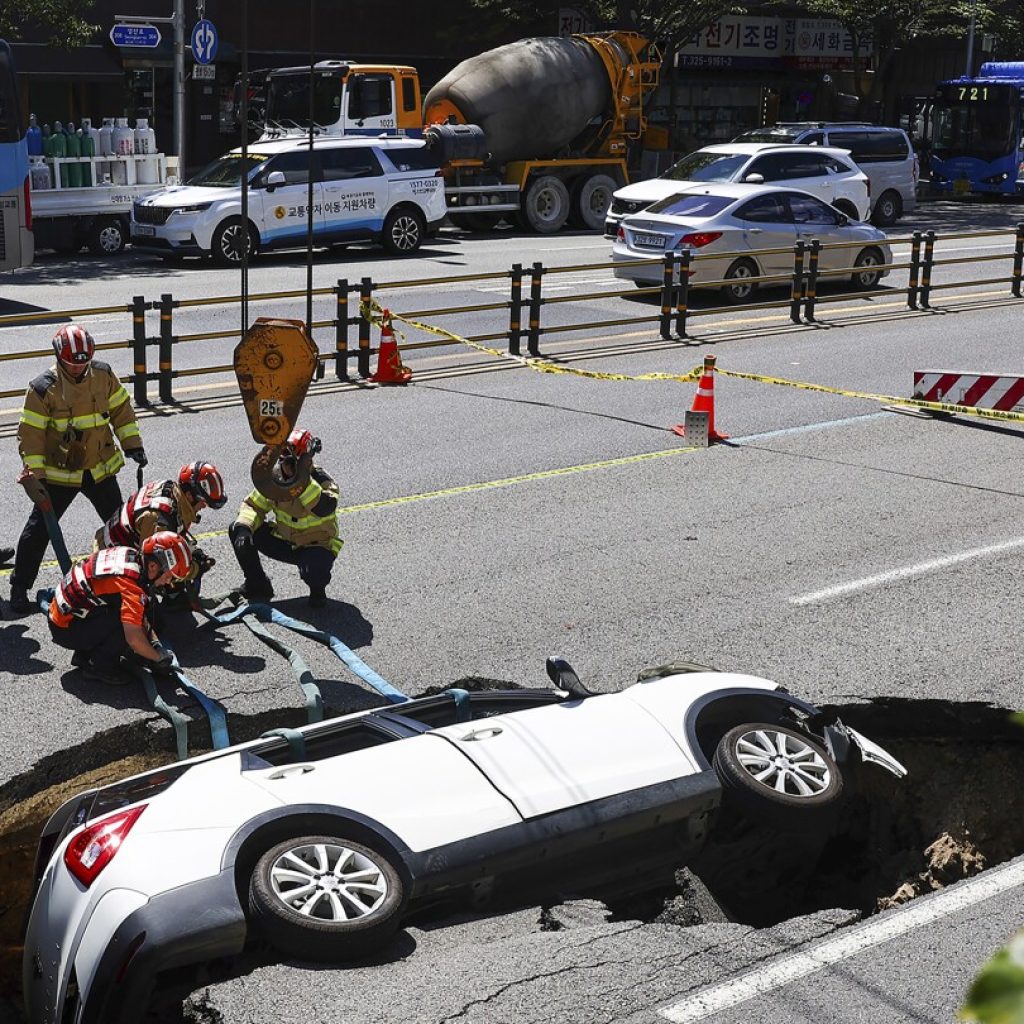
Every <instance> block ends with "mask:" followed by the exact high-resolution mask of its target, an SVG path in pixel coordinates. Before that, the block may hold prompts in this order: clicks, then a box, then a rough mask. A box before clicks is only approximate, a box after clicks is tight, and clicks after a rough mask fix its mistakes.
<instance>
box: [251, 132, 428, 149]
mask: <svg viewBox="0 0 1024 1024" xmlns="http://www.w3.org/2000/svg"><path fill="white" fill-rule="evenodd" d="M424 145H426V143H425V142H424V141H423V139H417V138H414V137H413V136H411V135H349V136H337V135H325V136H319V137H314V139H313V148H314V149H347V148H348V147H350V146H380V147H381V148H382V149H394V148H396V147H397V148H403V147H413V148H417V149H418V148H421V147H423V146H424ZM296 148H299V149H308V148H309V136H308V135H307V134H306V133H305V132H303V133H302V134H301V135H298V134H296V135H286V136H282V137H281V138H278V139H268V140H267V141H266V142H252V143H250V144H249V152H250V153H259V154H264V153H266V154H267V155H276V154H278V153H288V152H290V151H291V150H294V149H296ZM231 152H232V154H235V153H238V154H241V152H242V150H241V148H235V149H233V150H232V151H231Z"/></svg>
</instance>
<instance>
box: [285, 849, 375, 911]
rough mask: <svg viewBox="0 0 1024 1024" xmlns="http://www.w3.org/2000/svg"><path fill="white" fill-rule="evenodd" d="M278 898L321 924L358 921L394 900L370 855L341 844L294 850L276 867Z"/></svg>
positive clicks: (286, 853)
mask: <svg viewBox="0 0 1024 1024" xmlns="http://www.w3.org/2000/svg"><path fill="white" fill-rule="evenodd" d="M270 884H271V887H272V888H273V891H274V895H275V896H276V897H277V898H278V899H279V900H280V901H281V902H282V903H283V904H284V905H285V906H286V907H288V909H289V910H292V911H294V912H295V913H297V914H300V915H301V916H302V917H308V918H310V919H311V920H316V921H334V922H338V921H357V920H360V919H362V918H366V917H368V916H369V915H370V914H372V913H374V912H375V911H376V910H377V909H379V907H380V906H381V904H382V903H383V902H384V900H385V899H386V898H387V895H388V880H387V876H386V875H385V874H384V872H383V871H382V870H381V868H380V866H379V865H378V864H376V863H375V862H374V861H373V860H371V859H370V858H369V857H367V856H366V855H365V854H363V853H360V852H359V851H357V850H353V849H351V848H350V847H347V846H344V845H342V844H339V843H309V844H304V845H302V846H295V847H292V848H291V849H290V850H286V851H285V852H284V853H282V854H281V855H280V856H279V857H278V858H277V859H276V860H275V861H274V863H273V864H272V865H271V868H270Z"/></svg>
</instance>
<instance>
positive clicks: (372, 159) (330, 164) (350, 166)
mask: <svg viewBox="0 0 1024 1024" xmlns="http://www.w3.org/2000/svg"><path fill="white" fill-rule="evenodd" d="M320 166H321V167H322V168H323V173H324V181H348V180H350V179H351V178H375V177H377V176H378V175H380V174H382V173H383V171H382V170H381V166H380V161H379V160H378V159H377V154H376V153H374V151H373V150H372V149H370V148H369V147H366V148H365V149H364V148H363V147H352V148H351V149H349V148H345V149H322V150H320Z"/></svg>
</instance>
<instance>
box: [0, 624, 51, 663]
mask: <svg viewBox="0 0 1024 1024" xmlns="http://www.w3.org/2000/svg"><path fill="white" fill-rule="evenodd" d="M27 634H28V625H27V624H25V623H21V622H16V623H12V624H10V625H6V626H0V651H3V652H4V665H3V667H4V671H5V672H12V673H13V674H14V675H16V676H34V675H36V674H38V673H40V672H52V671H53V664H52V663H51V662H49V661H43V660H42V659H40V658H36V657H35V655H36V654H38V653H39V651H40V650H41V646H40V644H39V641H38V640H35V639H33V638H32V637H30V636H28V635H27Z"/></svg>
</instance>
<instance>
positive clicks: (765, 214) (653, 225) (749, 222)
mask: <svg viewBox="0 0 1024 1024" xmlns="http://www.w3.org/2000/svg"><path fill="white" fill-rule="evenodd" d="M813 239H817V240H818V241H820V242H821V243H822V245H823V248H822V249H821V254H820V257H819V263H818V269H819V271H822V272H824V271H846V270H849V275H846V274H842V275H840V274H835V273H832V274H828V275H827V276H825V277H824V278H823V280H825V281H836V280H839V279H840V277H846V276H848V278H849V280H850V282H851V283H852V285H853V287H854V288H855V289H856V290H858V291H870V290H871V289H873V288H875V287H877V285H878V282H879V281H880V280H881V279H882V278H883V277H885V276H886V275H887V274H888V273H889V271H888V270H887V269H885V267H886V266H887V265H888V264H890V263H891V262H892V250H891V249H890V248H889V244H888V241H887V239H886V235H885V233H884V232H882V231H879V230H878V229H877V228H874V227H872V226H871V225H870V224H864V223H861V222H860V221H851V220H850V218H849V217H847V216H846V214H844V213H841V212H840V211H839V210H837V209H836V208H835V207H834V206H829V205H828V204H827V203H823V202H822V201H821V200H820V199H817V198H815V197H814V196H812V195H810V194H809V193H807V192H799V191H797V190H796V189H787V188H769V187H767V186H764V185H710V186H704V187H700V186H695V187H693V188H690V189H686V190H683V191H681V192H677V193H675V194H673V195H671V196H669V197H668V198H666V199H663V200H661V201H660V202H657V203H655V204H653V205H652V206H649V207H648V208H647V209H646V210H645V211H644V212H643V213H638V214H635V215H634V216H631V217H626V218H624V219H623V221H622V222H621V223H620V224H619V227H618V237H617V238H616V241H615V245H614V246H613V248H612V262H613V263H614V265H615V269H614V273H615V276H616V277H619V278H623V279H625V280H630V281H634V282H636V284H637V286H638V287H642V288H647V287H656V286H657V285H659V284H661V281H662V265H661V263H660V262H658V261H657V258H658V257H662V256H664V255H665V253H668V252H672V251H681V250H683V249H689V250H690V251H691V254H692V255H693V256H694V257H697V256H700V257H705V256H707V255H709V254H712V255H713V254H715V253H723V254H725V255H723V256H722V258H721V259H704V258H701V259H694V260H693V262H692V264H691V269H690V284H691V285H692V286H695V287H700V285H701V284H703V283H705V282H712V281H715V282H717V281H725V282H727V283H726V284H725V285H721V286H719V287H721V288H722V293H723V296H724V298H725V300H726V301H727V302H732V303H738V302H748V301H749V300H750V299H751V298H752V297H753V294H754V292H755V291H756V289H757V286H758V285H757V282H756V281H752V280H751V278H756V277H762V276H764V277H768V276H775V275H792V273H793V247H794V245H795V244H796V243H797V242H798V241H804V242H808V243H809V242H811V241H812V240H813ZM837 242H844V243H854V244H852V245H845V246H843V247H841V248H837V247H829V246H830V244H831V243H837ZM758 250H777V251H773V252H759V251H758ZM641 260H643V261H645V262H642V263H641V262H638V261H641ZM779 283H780V282H776V285H778V284H779Z"/></svg>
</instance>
